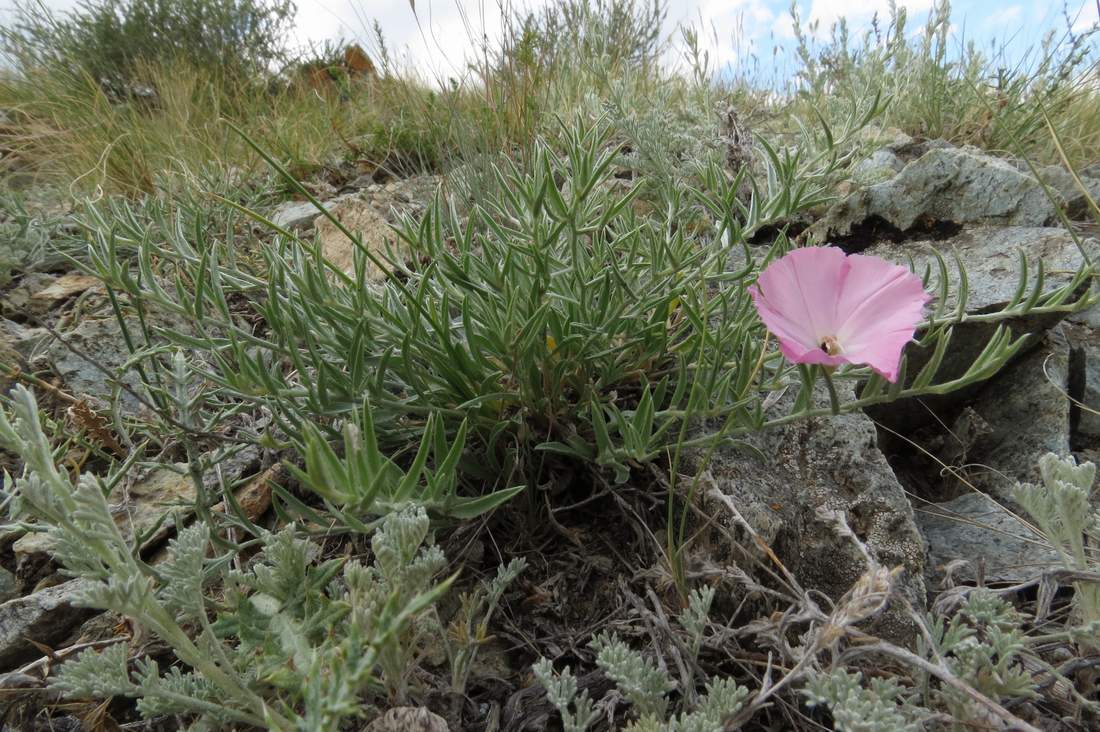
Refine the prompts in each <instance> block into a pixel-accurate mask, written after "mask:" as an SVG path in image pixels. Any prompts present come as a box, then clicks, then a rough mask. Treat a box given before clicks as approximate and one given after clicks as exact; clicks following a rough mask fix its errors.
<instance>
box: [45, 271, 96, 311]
mask: <svg viewBox="0 0 1100 732" xmlns="http://www.w3.org/2000/svg"><path fill="white" fill-rule="evenodd" d="M101 285H102V283H101V282H100V280H99V278H98V277H92V276H91V275H83V274H79V273H75V272H73V273H70V274H67V275H62V276H61V277H59V278H57V279H56V280H54V281H53V282H52V283H50V285H49V286H48V287H45V288H43V289H41V290H39V291H38V292H36V293H34V294H33V295H31V299H32V300H40V301H42V302H45V303H49V304H50V305H53V304H54V303H56V302H58V301H60V300H67V299H68V298H70V297H72V296H74V295H79V294H80V293H82V292H84V291H86V290H90V289H92V288H94V287H100V286H101Z"/></svg>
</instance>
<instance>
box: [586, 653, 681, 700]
mask: <svg viewBox="0 0 1100 732" xmlns="http://www.w3.org/2000/svg"><path fill="white" fill-rule="evenodd" d="M590 645H591V647H592V649H593V650H594V651H596V664H597V665H598V666H599V667H600V668H601V669H603V671H604V673H606V674H607V675H608V677H609V678H610V679H611V680H612V681H614V682H615V685H616V686H617V687H618V688H619V690H620V691H621V692H622V693H623V695H624V696H625V697H626V698H627V701H629V702H630V703H631V704H632V705H633V706H634V711H635V713H636V714H637V715H638V716H639V717H641V718H645V717H654V718H658V719H664V716H665V711H666V710H667V709H668V698H667V696H666V694H668V692H670V691H672V690H673V689H675V688H676V685H675V684H674V683H673V681H672V679H671V678H669V675H668V673H666V672H665V671H663V670H661V669H660V668H658V667H657V665H656V664H654V663H653V661H651V660H650V659H648V658H646V657H645V656H643V655H642V654H641V653H638V652H637V651H635V650H633V649H632V648H630V646H628V645H626V644H625V643H623V642H622V641H621V640H618V639H616V638H612V637H610V636H608V635H605V634H600V635H597V636H596V637H595V638H593V639H592V642H591V644H590Z"/></svg>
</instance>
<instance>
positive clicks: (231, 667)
mask: <svg viewBox="0 0 1100 732" xmlns="http://www.w3.org/2000/svg"><path fill="white" fill-rule="evenodd" d="M10 408H11V410H12V412H13V416H11V417H9V415H8V413H7V412H6V411H0V444H2V445H3V447H4V448H5V449H9V450H13V451H14V452H16V453H17V454H19V455H20V456H21V457H22V458H23V460H24V462H25V465H26V467H25V470H24V473H23V475H22V477H21V478H20V479H19V480H18V481H16V483H15V486H14V492H13V493H12V494H11V496H10V497H9V507H10V508H9V510H10V514H11V517H12V518H13V519H16V520H19V521H26V520H30V519H33V520H36V521H38V522H39V524H40V525H42V526H43V527H45V529H46V531H47V532H48V533H49V535H50V537H51V539H52V540H53V546H54V548H53V550H52V551H53V554H54V556H55V557H56V558H57V560H58V561H59V562H60V563H61V565H62V566H63V567H64V568H65V570H66V571H67V572H68V573H70V574H72V575H75V576H78V577H80V578H82V579H83V581H84V583H85V584H83V585H82V586H81V589H80V594H79V598H78V601H79V602H80V603H82V604H85V605H87V606H89V607H95V608H102V609H108V610H112V611H114V612H117V613H119V614H121V615H124V616H126V617H128V618H130V619H132V621H133V622H134V623H136V624H137V625H139V626H140V627H142V628H144V629H145V630H147V631H149V632H151V633H152V634H154V635H155V636H156V637H157V638H159V639H160V640H162V641H164V642H165V643H167V644H168V645H169V646H170V647H171V649H172V651H173V652H174V653H175V655H176V657H177V658H178V659H179V660H180V661H181V662H182V663H184V664H186V666H187V667H188V670H183V669H181V668H180V667H175V666H174V667H172V668H171V669H170V670H169V671H168V672H167V673H165V674H162V673H161V672H160V670H159V668H158V666H157V664H156V662H155V661H152V660H149V659H142V660H139V661H138V662H137V664H136V667H135V669H134V671H133V672H131V671H130V670H129V650H130V649H129V648H128V646H127V644H125V643H119V644H117V645H114V646H112V647H110V648H108V649H107V650H105V651H102V652H100V651H96V650H92V649H89V650H86V651H83V652H82V653H81V654H80V655H79V656H78V657H77V658H76V659H74V660H72V661H70V662H68V663H66V664H64V666H63V667H62V668H61V670H60V673H59V675H58V676H57V677H56V679H55V680H54V681H53V683H54V685H55V686H56V687H57V688H58V689H59V690H60V691H62V692H64V693H65V694H67V695H70V696H76V697H89V696H90V697H96V698H103V697H109V696H129V697H134V698H137V699H138V700H139V701H138V709H139V711H140V712H141V713H142V714H143V715H145V716H146V717H148V718H153V717H156V716H158V715H162V714H193V715H198V716H200V717H204V718H206V720H207V721H208V723H211V724H221V725H224V724H227V723H244V724H250V725H256V726H263V727H268V728H270V729H279V730H293V729H299V730H336V729H341V728H342V725H343V724H344V721H345V720H347V719H349V718H354V717H359V716H361V715H362V714H363V712H364V706H363V698H364V696H367V695H369V693H370V690H371V687H372V686H373V685H374V684H376V683H377V681H378V679H381V680H383V681H384V682H385V683H386V684H387V685H388V686H389V688H390V689H391V692H392V693H394V694H395V695H397V696H401V694H402V693H403V689H404V683H405V677H406V675H407V674H408V673H409V670H410V669H409V667H408V665H407V664H410V663H411V662H412V659H411V658H410V657H409V656H408V651H409V647H410V646H409V643H410V640H411V638H410V634H413V635H415V632H416V631H415V628H417V627H418V624H419V623H420V619H422V618H423V617H424V615H425V611H426V610H427V609H428V608H429V607H430V606H431V605H432V603H434V602H435V601H436V600H437V599H438V598H439V597H440V596H441V595H442V594H443V593H444V592H445V591H446V589H447V587H448V586H449V584H450V581H447V582H443V583H440V584H435V583H434V582H433V577H434V576H435V575H436V574H437V573H438V571H439V570H440V569H441V568H442V566H443V564H444V559H443V556H442V552H441V551H440V550H439V549H438V548H436V547H429V548H423V547H422V546H421V545H422V543H423V541H424V539H425V538H426V535H427V529H428V518H427V515H426V514H425V513H424V511H423V509H417V508H409V509H406V510H404V511H401V512H398V513H394V514H391V515H390V516H388V517H387V518H386V520H385V521H384V522H383V524H382V526H381V528H380V529H379V530H378V531H377V532H376V533H375V534H374V536H373V538H372V546H373V549H374V556H375V561H374V564H372V565H370V566H366V565H363V564H362V563H360V562H357V561H352V562H346V563H345V562H344V561H343V560H340V559H331V560H328V561H324V562H318V561H317V555H318V549H317V547H316V545H314V544H312V543H311V542H309V541H307V540H304V539H300V538H298V537H297V536H296V529H295V527H294V526H293V525H290V526H287V527H286V528H284V529H283V530H282V531H280V532H279V533H275V534H273V533H263V534H262V535H261V536H260V539H259V541H258V542H256V543H258V545H259V547H260V548H262V550H263V553H262V555H261V556H260V558H259V559H258V560H257V561H254V562H252V563H251V564H250V565H249V567H248V568H247V569H246V570H243V571H241V570H235V569H231V567H232V562H231V560H232V558H233V556H234V553H233V552H232V551H231V552H228V553H221V554H218V553H214V554H213V555H211V554H210V551H211V546H212V544H211V535H212V531H213V530H214V529H215V527H213V526H212V525H211V524H210V523H209V522H199V523H196V524H194V525H192V526H189V527H186V528H184V529H181V530H180V532H179V534H178V536H177V537H176V538H175V539H173V540H172V541H171V542H170V545H169V552H168V558H167V559H166V560H165V561H163V562H161V563H159V564H157V565H155V566H154V565H149V564H146V563H145V562H143V561H142V560H140V559H139V558H138V553H137V551H136V549H135V547H134V546H132V545H131V543H130V542H129V541H127V540H126V539H125V538H123V536H122V534H121V533H120V532H119V529H118V527H117V525H116V522H115V519H114V517H113V516H112V514H111V511H110V508H109V507H108V504H107V496H106V494H107V486H106V485H104V482H103V481H101V480H99V479H96V478H93V477H92V476H90V475H82V476H81V477H80V479H79V480H78V481H77V482H76V483H75V484H74V483H73V482H72V481H71V479H70V478H69V476H68V475H67V474H66V473H64V472H62V471H60V470H58V468H57V467H56V464H55V461H54V456H53V455H52V453H51V450H50V446H49V444H48V441H47V439H46V436H45V434H44V433H43V432H42V429H41V426H40V423H39V415H38V409H37V405H36V403H35V400H34V398H33V396H32V395H31V394H30V392H28V391H26V390H25V389H23V387H21V386H20V387H17V388H16V390H15V392H14V393H13V397H12V402H11V404H10ZM5 482H6V483H7V482H9V481H8V480H7V479H6V480H5ZM211 590H220V591H221V600H220V601H212V600H210V599H208V598H209V593H210V591H211ZM212 618H213V619H212ZM185 627H186V628H193V629H194V636H192V635H191V634H189V633H188V632H187V631H185Z"/></svg>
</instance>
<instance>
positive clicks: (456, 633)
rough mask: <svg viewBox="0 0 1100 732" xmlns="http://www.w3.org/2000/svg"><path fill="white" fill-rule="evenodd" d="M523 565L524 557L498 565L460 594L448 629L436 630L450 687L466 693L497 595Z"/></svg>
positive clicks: (487, 633)
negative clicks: (493, 573) (489, 575)
mask: <svg viewBox="0 0 1100 732" xmlns="http://www.w3.org/2000/svg"><path fill="white" fill-rule="evenodd" d="M526 567H527V560H526V559H523V558H522V557H520V558H518V559H513V560H512V561H510V562H508V563H507V564H502V565H501V566H500V567H498V568H497V573H496V576H495V577H493V579H491V580H487V581H482V582H481V583H480V584H479V585H478V586H477V587H476V588H475V589H474V590H472V591H470V592H464V593H462V595H461V596H460V597H459V607H458V612H456V613H455V616H454V618H452V620H451V622H450V623H449V624H448V626H447V631H446V632H442V630H441V631H440V633H439V635H440V636H441V638H442V640H443V643H444V646H445V647H446V649H447V660H448V661H449V662H450V666H451V689H452V690H453V691H455V692H457V693H459V694H463V693H465V691H466V681H467V679H468V678H469V675H470V667H471V666H472V665H473V663H474V660H475V659H476V658H477V653H478V649H479V648H480V647H481V646H482V644H484V643H485V642H487V641H488V640H489V637H490V636H489V621H491V620H492V619H493V614H494V613H495V612H496V610H497V606H498V605H499V604H500V598H501V596H503V595H504V591H505V590H506V589H507V588H508V586H509V585H510V584H511V583H512V582H513V581H514V580H515V579H516V577H518V576H519V575H520V573H522V572H523V570H524V569H525V568H526Z"/></svg>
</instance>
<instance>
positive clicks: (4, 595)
mask: <svg viewBox="0 0 1100 732" xmlns="http://www.w3.org/2000/svg"><path fill="white" fill-rule="evenodd" d="M18 596H19V583H18V582H16V580H15V575H14V574H12V573H11V572H9V571H8V570H6V569H4V568H3V567H0V603H4V602H7V601H8V600H10V599H12V598H13V597H18Z"/></svg>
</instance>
